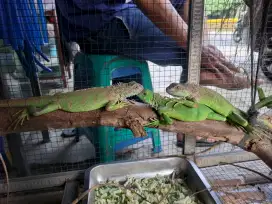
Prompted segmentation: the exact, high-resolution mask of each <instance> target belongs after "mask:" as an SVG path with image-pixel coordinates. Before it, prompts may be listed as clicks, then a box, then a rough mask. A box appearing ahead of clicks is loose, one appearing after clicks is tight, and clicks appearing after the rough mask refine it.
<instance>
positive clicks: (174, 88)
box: [166, 83, 191, 98]
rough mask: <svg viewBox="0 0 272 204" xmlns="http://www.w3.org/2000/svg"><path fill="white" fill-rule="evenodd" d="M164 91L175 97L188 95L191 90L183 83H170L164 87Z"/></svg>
mask: <svg viewBox="0 0 272 204" xmlns="http://www.w3.org/2000/svg"><path fill="white" fill-rule="evenodd" d="M166 92H167V93H168V94H170V95H172V96H176V97H184V98H186V97H190V96H191V92H190V90H189V89H188V86H187V85H185V84H179V83H172V84H170V85H169V86H168V87H167V88H166Z"/></svg>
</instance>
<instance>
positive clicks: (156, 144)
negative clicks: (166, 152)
mask: <svg viewBox="0 0 272 204" xmlns="http://www.w3.org/2000/svg"><path fill="white" fill-rule="evenodd" d="M151 134H152V137H151V138H152V145H153V149H152V151H153V153H159V152H161V151H162V147H161V138H160V132H159V130H151Z"/></svg>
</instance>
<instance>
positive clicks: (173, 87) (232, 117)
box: [166, 83, 251, 131]
mask: <svg viewBox="0 0 272 204" xmlns="http://www.w3.org/2000/svg"><path fill="white" fill-rule="evenodd" d="M166 92H167V93H168V94H170V95H172V96H175V97H181V98H183V99H187V100H191V101H193V102H197V103H199V104H204V105H206V106H208V107H209V108H211V109H212V110H214V111H215V112H217V113H219V114H220V115H222V116H224V117H226V118H227V121H229V122H231V123H233V124H234V125H238V126H242V128H244V129H245V130H247V131H249V130H251V128H250V125H249V123H248V121H247V119H246V118H245V115H246V114H245V113H243V112H242V111H241V110H239V109H237V108H236V107H234V106H233V105H232V104H231V103H230V102H229V101H228V100H227V99H225V98H224V97H223V96H221V95H220V94H219V93H217V92H216V91H213V90H211V89H209V88H206V87H202V86H198V85H195V84H178V83H172V84H170V85H169V86H168V87H167V88H166Z"/></svg>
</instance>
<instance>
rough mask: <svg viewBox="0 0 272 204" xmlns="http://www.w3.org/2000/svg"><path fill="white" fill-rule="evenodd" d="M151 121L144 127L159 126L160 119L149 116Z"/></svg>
mask: <svg viewBox="0 0 272 204" xmlns="http://www.w3.org/2000/svg"><path fill="white" fill-rule="evenodd" d="M149 120H150V121H151V122H150V123H147V124H146V125H145V126H146V127H159V125H160V121H159V120H158V119H156V118H149Z"/></svg>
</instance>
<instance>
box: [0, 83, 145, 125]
mask: <svg viewBox="0 0 272 204" xmlns="http://www.w3.org/2000/svg"><path fill="white" fill-rule="evenodd" d="M143 89H144V88H143V86H142V85H141V84H139V83H136V82H134V81H132V82H129V83H119V84H117V85H113V86H107V87H94V88H89V89H82V90H78V91H74V92H68V93H57V94H55V95H53V96H41V97H30V98H26V99H8V100H0V107H1V108H3V107H7V108H9V107H23V108H25V109H24V110H22V111H20V112H18V113H16V114H15V115H16V117H17V119H16V120H15V121H13V123H12V124H11V126H13V125H15V127H14V129H15V128H16V127H17V125H18V124H21V125H22V124H23V122H24V120H25V119H29V116H40V115H43V114H47V113H50V112H53V111H56V110H63V111H67V112H86V111H92V110H97V109H100V108H103V107H105V109H106V110H107V111H114V110H116V109H119V108H122V107H124V106H126V105H127V104H128V103H126V102H124V101H123V100H124V99H126V98H127V97H130V96H134V95H137V94H138V93H140V92H141V91H142V90H143ZM37 108H38V109H39V110H37Z"/></svg>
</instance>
